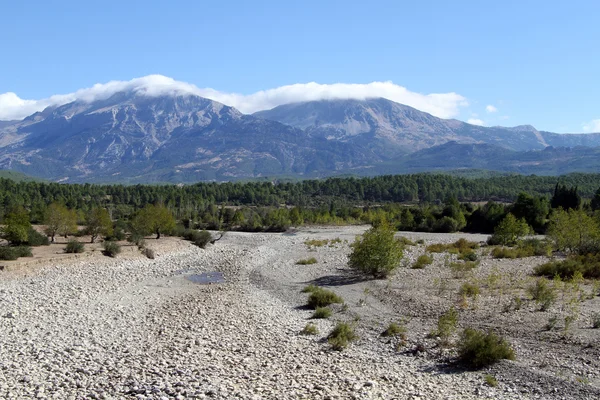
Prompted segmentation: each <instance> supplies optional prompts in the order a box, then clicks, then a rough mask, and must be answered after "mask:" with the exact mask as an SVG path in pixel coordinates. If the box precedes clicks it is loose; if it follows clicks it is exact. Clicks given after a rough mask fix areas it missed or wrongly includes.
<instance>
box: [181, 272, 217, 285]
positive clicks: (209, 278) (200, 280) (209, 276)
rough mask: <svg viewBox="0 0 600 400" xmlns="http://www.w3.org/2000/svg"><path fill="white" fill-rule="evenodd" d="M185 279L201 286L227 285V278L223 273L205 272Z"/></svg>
mask: <svg viewBox="0 0 600 400" xmlns="http://www.w3.org/2000/svg"><path fill="white" fill-rule="evenodd" d="M185 279H187V280H189V281H192V282H194V283H197V284H199V285H209V284H212V283H225V277H224V276H223V273H222V272H218V271H214V272H203V273H201V274H191V275H187V276H186V277H185Z"/></svg>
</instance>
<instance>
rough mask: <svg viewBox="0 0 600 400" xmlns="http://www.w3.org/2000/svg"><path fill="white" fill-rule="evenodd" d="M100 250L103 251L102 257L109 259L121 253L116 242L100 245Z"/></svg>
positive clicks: (106, 242) (108, 241)
mask: <svg viewBox="0 0 600 400" xmlns="http://www.w3.org/2000/svg"><path fill="white" fill-rule="evenodd" d="M102 248H103V249H104V252H103V253H104V255H106V256H109V257H115V256H116V255H117V254H119V253H120V252H121V246H119V244H118V243H117V242H113V241H110V240H107V241H105V242H104V243H102Z"/></svg>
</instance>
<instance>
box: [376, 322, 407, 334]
mask: <svg viewBox="0 0 600 400" xmlns="http://www.w3.org/2000/svg"><path fill="white" fill-rule="evenodd" d="M405 335H406V327H404V326H402V325H398V324H397V323H395V322H392V323H391V324H389V325H388V327H387V328H386V329H385V331H383V332H382V333H381V336H385V337H390V336H402V337H404V336H405Z"/></svg>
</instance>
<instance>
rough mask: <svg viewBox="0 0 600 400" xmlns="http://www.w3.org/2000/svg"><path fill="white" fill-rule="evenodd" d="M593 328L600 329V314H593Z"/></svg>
mask: <svg viewBox="0 0 600 400" xmlns="http://www.w3.org/2000/svg"><path fill="white" fill-rule="evenodd" d="M592 328H593V329H598V328H600V313H594V314H592Z"/></svg>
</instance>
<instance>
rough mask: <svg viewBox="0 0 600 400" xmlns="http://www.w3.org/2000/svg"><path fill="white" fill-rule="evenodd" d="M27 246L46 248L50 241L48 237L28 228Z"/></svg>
mask: <svg viewBox="0 0 600 400" xmlns="http://www.w3.org/2000/svg"><path fill="white" fill-rule="evenodd" d="M27 244H28V245H30V246H48V245H49V244H50V241H49V240H48V236H46V235H43V234H41V233H39V232H38V231H36V230H35V229H33V228H30V229H29V232H28V233H27Z"/></svg>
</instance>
